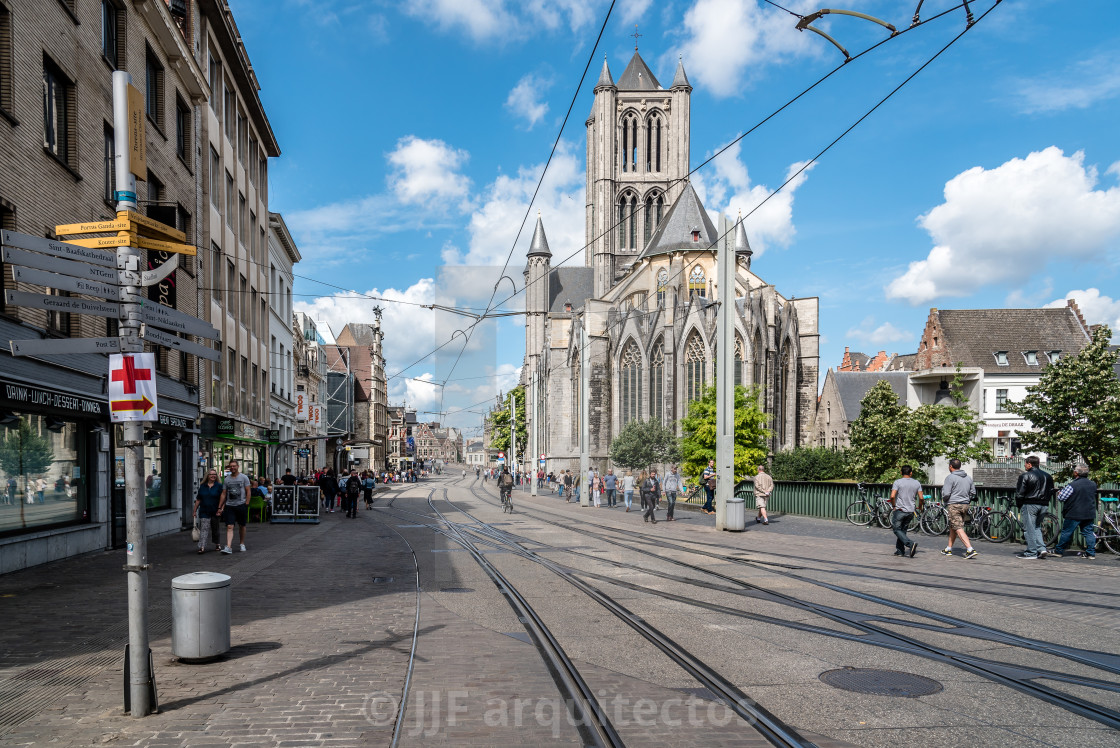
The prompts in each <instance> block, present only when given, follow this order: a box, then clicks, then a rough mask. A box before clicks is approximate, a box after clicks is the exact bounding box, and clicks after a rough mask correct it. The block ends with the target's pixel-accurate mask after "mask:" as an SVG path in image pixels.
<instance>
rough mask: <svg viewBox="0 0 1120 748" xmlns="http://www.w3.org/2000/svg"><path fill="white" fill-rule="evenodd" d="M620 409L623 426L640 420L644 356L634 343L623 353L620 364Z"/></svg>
mask: <svg viewBox="0 0 1120 748" xmlns="http://www.w3.org/2000/svg"><path fill="white" fill-rule="evenodd" d="M618 374H619V376H618V380H619V381H618V392H619V407H620V409H621V412H622V425H623V426H625V425H626V424H628V423H630V422H631V421H633V420H636V419H637V418H638V403H639V402H641V394H642V377H641V374H642V354H641V353H639V352H638V346H637V345H636V344H635V343H634V341H630V343H629V344H628V345H627V346H626V348H625V349H623V351H622V358H621V359H619V363H618Z"/></svg>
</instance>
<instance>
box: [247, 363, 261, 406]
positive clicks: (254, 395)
mask: <svg viewBox="0 0 1120 748" xmlns="http://www.w3.org/2000/svg"><path fill="white" fill-rule="evenodd" d="M249 381H250V382H251V383H252V385H251V393H252V398H253V406H252V410H251V411H250V415H251V416H252V417H253V418H260V411H259V410H258V409H257V365H256V364H253V378H252V379H250V380H249Z"/></svg>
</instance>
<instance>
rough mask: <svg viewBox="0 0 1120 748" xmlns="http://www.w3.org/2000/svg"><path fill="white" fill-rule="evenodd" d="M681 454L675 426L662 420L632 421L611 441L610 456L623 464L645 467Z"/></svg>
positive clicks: (664, 461) (637, 468) (641, 468)
mask: <svg viewBox="0 0 1120 748" xmlns="http://www.w3.org/2000/svg"><path fill="white" fill-rule="evenodd" d="M680 458H681V450H680V442H679V441H678V439H677V435H676V434H675V433H674V432H673V429H672V427H669V426H663V425H661V421H659V420H657V419H655V418H651V419H649V420H648V421H631V422H630V423H628V424H626V426H625V427H623V429H622V431H620V432H619V433H618V436H616V437H615V438H614V441H612V442H611V460H613V461H614V462H615V463H616V464H618V465H621V466H622V467H624V468H629V469H631V470H644V469H646V468H648V467H650V466H652V465H655V464H659V463H666V462H676V461H678V460H679V459H680Z"/></svg>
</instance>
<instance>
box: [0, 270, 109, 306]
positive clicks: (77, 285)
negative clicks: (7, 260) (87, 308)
mask: <svg viewBox="0 0 1120 748" xmlns="http://www.w3.org/2000/svg"><path fill="white" fill-rule="evenodd" d="M12 275H13V276H14V277H15V280H16V282H17V283H31V284H34V285H36V286H46V287H47V288H57V289H58V290H59V291H70V292H72V293H80V294H85V295H86V296H100V297H101V298H103V299H109V300H111V301H117V300H118V299H120V297H121V290H120V289H119V288H117V287H116V286H110V285H109V284H108V283H99V282H98V281H87V280H82V279H81V278H71V277H70V276H68V275H58V274H56V273H48V272H45V271H43V270H29V269H27V268H21V267H15V266H14V265H13V266H12Z"/></svg>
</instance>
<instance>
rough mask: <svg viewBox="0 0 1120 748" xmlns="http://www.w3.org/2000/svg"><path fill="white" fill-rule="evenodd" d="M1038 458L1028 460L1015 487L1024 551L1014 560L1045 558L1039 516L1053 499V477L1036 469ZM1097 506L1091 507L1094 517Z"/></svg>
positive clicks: (1033, 456) (1040, 518)
mask: <svg viewBox="0 0 1120 748" xmlns="http://www.w3.org/2000/svg"><path fill="white" fill-rule="evenodd" d="M1038 463H1039V459H1038V456H1037V455H1031V456H1030V457H1028V458H1027V471H1026V472H1025V473H1023V474H1022V475H1020V476H1019V480H1018V481H1016V483H1015V506H1017V507H1019V517H1020V518H1021V519H1022V522H1023V539H1024V540H1025V541H1026V543H1027V550H1025V551H1023V552H1022V553H1016V554H1015V557H1016V558H1046V544H1045V543H1044V542H1043V540H1042V527H1041V523H1042V514H1043V512H1045V511H1046V510H1047V508H1048V507H1049V506H1050V499H1051V498H1053V496H1054V476H1052V475H1050V473H1047V472H1046V471H1045V470H1043V469H1042V468H1040V467H1039V466H1038ZM1096 508H1097V507H1096V503H1095V502H1094V504H1093V510H1094V513H1095V511H1096Z"/></svg>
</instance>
